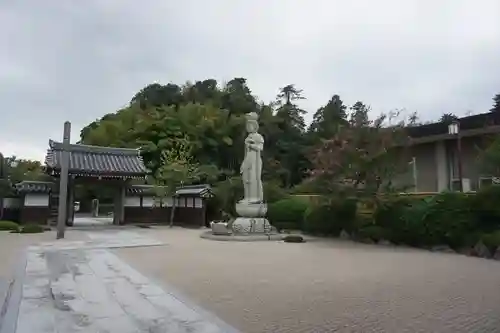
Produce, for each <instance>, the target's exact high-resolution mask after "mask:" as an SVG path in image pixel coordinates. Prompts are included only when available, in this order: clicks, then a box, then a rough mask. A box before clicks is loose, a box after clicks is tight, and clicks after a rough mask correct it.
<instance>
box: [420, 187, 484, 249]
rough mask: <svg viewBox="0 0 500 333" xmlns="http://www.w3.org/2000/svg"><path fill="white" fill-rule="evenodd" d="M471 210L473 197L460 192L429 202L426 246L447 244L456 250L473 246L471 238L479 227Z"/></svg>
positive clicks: (441, 196) (426, 218)
mask: <svg viewBox="0 0 500 333" xmlns="http://www.w3.org/2000/svg"><path fill="white" fill-rule="evenodd" d="M471 208H472V202H471V197H470V196H469V195H467V194H464V193H459V192H444V193H440V194H438V195H436V196H435V197H433V198H432V199H430V200H428V204H427V207H426V211H425V215H424V218H423V224H424V226H425V233H426V237H425V239H424V240H423V242H424V245H429V246H432V245H441V244H447V245H449V246H450V247H451V248H454V249H457V248H460V247H463V246H466V245H473V244H469V243H470V242H471V240H470V236H471V235H472V233H473V232H474V231H475V230H476V231H477V227H478V226H477V224H476V217H475V216H474V214H473V213H472V210H471Z"/></svg>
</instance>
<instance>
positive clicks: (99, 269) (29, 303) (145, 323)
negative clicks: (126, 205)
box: [16, 231, 236, 333]
mask: <svg viewBox="0 0 500 333" xmlns="http://www.w3.org/2000/svg"><path fill="white" fill-rule="evenodd" d="M88 235H89V238H90V241H86V242H78V241H76V242H65V241H62V242H53V243H46V244H42V245H40V246H33V247H30V248H29V249H28V253H27V265H26V276H25V279H24V284H23V293H22V298H21V302H20V307H19V316H18V320H17V330H16V332H17V333H34V332H37V333H45V332H47V333H48V332H50V333H54V332H57V333H70V332H86V333H87V332H88V333H96V332H99V333H114V332H116V333H132V332H134V333H138V332H150V333H159V332H175V333H183V332H186V333H187V332H191V333H198V332H200V333H219V332H236V330H234V329H233V328H231V327H229V326H227V325H226V324H225V323H223V322H221V321H220V320H219V319H217V318H215V317H213V316H211V315H210V314H208V313H206V312H204V311H203V310H201V309H199V308H196V307H194V306H193V305H189V304H187V303H186V301H184V300H181V299H179V297H178V295H174V294H172V293H169V292H167V291H165V290H163V289H162V288H161V287H159V286H158V285H156V284H154V283H152V282H151V281H149V279H147V278H146V277H144V276H143V275H141V274H140V273H139V272H137V271H136V270H134V269H133V268H132V267H130V266H129V265H127V264H126V263H125V262H123V261H122V260H121V259H119V258H118V257H117V256H115V255H114V254H112V253H111V252H109V251H108V250H106V249H107V248H116V247H122V246H154V245H162V244H161V243H159V242H157V241H155V240H152V239H149V238H146V237H142V236H141V235H140V234H138V233H135V232H131V231H120V232H116V231H114V232H113V233H111V232H92V233H90V232H89V233H88ZM165 251H168V246H166V247H165ZM145 260H154V259H152V258H145ZM159 264H162V263H159ZM163 264H165V263H163Z"/></svg>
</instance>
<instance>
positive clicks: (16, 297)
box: [0, 250, 28, 333]
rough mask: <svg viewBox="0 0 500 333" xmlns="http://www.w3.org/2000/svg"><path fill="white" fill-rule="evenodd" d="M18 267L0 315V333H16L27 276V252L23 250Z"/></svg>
mask: <svg viewBox="0 0 500 333" xmlns="http://www.w3.org/2000/svg"><path fill="white" fill-rule="evenodd" d="M20 257H21V258H20V260H19V261H18V264H17V265H16V268H15V272H14V278H13V279H12V280H11V281H10V284H9V290H8V291H7V295H6V298H5V300H4V303H3V306H2V312H1V313H0V333H15V332H16V329H17V318H18V315H19V306H20V304H21V299H22V294H23V284H24V278H25V276H26V264H27V259H28V256H27V250H23V251H22V252H21V255H20Z"/></svg>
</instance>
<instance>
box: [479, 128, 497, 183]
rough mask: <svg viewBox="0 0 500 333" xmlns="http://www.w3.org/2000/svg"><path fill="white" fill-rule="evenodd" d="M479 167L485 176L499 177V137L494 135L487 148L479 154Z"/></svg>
mask: <svg viewBox="0 0 500 333" xmlns="http://www.w3.org/2000/svg"><path fill="white" fill-rule="evenodd" d="M479 166H480V168H481V172H482V173H483V174H485V175H492V176H496V177H498V176H500V136H499V135H496V136H494V137H493V139H492V141H491V142H489V144H488V145H487V147H486V148H485V149H483V150H481V151H480V152H479Z"/></svg>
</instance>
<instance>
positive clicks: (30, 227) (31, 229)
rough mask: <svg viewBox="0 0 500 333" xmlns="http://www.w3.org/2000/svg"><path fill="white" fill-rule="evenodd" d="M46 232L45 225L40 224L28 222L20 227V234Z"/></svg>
mask: <svg viewBox="0 0 500 333" xmlns="http://www.w3.org/2000/svg"><path fill="white" fill-rule="evenodd" d="M42 232H44V227H43V226H41V225H38V224H27V225H24V226H22V227H21V228H20V229H19V233H20V234H38V233H42Z"/></svg>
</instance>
